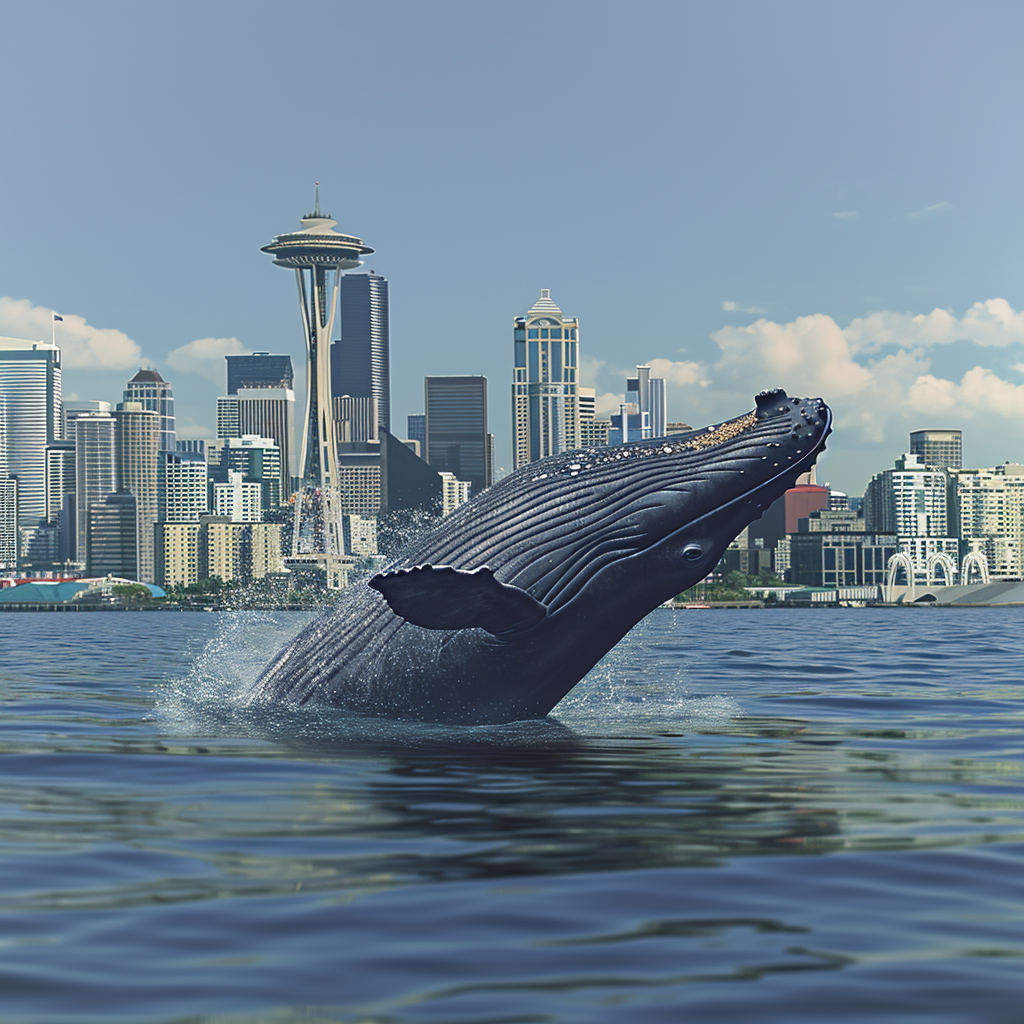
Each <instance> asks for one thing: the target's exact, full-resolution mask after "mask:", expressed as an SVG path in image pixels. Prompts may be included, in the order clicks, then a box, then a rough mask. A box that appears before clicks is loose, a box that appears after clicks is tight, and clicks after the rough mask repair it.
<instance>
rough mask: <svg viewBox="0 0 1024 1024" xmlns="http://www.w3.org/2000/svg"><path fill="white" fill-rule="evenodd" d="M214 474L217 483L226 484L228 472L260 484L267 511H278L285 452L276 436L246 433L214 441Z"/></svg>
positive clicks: (262, 499)
mask: <svg viewBox="0 0 1024 1024" xmlns="http://www.w3.org/2000/svg"><path fill="white" fill-rule="evenodd" d="M210 454H211V456H214V455H215V456H216V458H215V459H211V466H215V468H214V469H213V472H212V474H211V476H212V479H213V480H214V482H216V483H225V482H227V479H228V473H229V472H230V471H232V470H233V471H234V472H236V473H241V474H242V478H243V479H244V480H245V481H246V482H247V483H254V484H257V485H259V487H260V494H261V498H260V501H261V504H262V507H263V509H264V511H267V512H269V511H270V510H271V509H276V508H278V507H279V506H280V505H281V503H282V494H281V449H280V447H279V446H278V444H277V442H276V441H275V440H274V439H273V438H272V437H260V436H259V435H258V434H243V435H242V436H241V437H226V438H224V439H223V440H221V441H219V442H211V445H210Z"/></svg>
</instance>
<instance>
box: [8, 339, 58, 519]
mask: <svg viewBox="0 0 1024 1024" xmlns="http://www.w3.org/2000/svg"><path fill="white" fill-rule="evenodd" d="M0 402H2V403H3V405H4V407H5V409H6V418H7V472H8V474H9V475H10V476H14V477H17V478H18V520H19V523H20V526H21V527H25V526H30V525H36V524H40V523H43V522H45V519H46V446H47V445H48V444H49V443H50V442H51V441H57V440H60V438H61V419H60V407H61V358H60V349H59V348H58V347H57V346H56V345H53V344H51V343H49V342H42V341H22V340H20V339H18V338H0Z"/></svg>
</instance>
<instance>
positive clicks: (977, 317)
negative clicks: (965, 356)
mask: <svg viewBox="0 0 1024 1024" xmlns="http://www.w3.org/2000/svg"><path fill="white" fill-rule="evenodd" d="M845 334H846V336H847V338H848V339H849V340H850V343H851V345H852V346H853V350H854V351H855V352H858V353H864V352H877V351H878V350H879V349H881V348H882V347H883V346H884V345H895V346H898V347H900V348H910V347H917V346H924V347H926V346H929V345H948V344H950V343H951V342H954V341H973V342H974V343H975V344H976V345H981V346H985V347H988V346H995V347H1000V348H1001V347H1005V346H1007V345H1013V344H1020V343H1024V312H1020V313H1018V312H1017V311H1016V310H1014V309H1013V307H1012V306H1011V305H1010V304H1009V302H1007V301H1006V299H986V300H985V301H984V302H976V303H974V305H973V306H971V308H970V309H968V310H967V312H966V313H965V314H964V315H963V316H962V317H957V316H955V315H954V313H953V311H952V310H951V309H933V310H932V311H931V312H930V313H918V314H917V315H916V316H914V315H911V314H910V313H893V312H879V313H869V314H868V315H867V316H866V317H860V318H858V319H856V320H854V321H853V322H852V323H851V324H850V326H849V327H847V328H846V331H845Z"/></svg>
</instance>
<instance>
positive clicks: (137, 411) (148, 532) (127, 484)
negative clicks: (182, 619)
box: [114, 402, 165, 583]
mask: <svg viewBox="0 0 1024 1024" xmlns="http://www.w3.org/2000/svg"><path fill="white" fill-rule="evenodd" d="M114 418H115V420H116V421H117V433H116V441H115V444H116V451H117V482H118V490H120V491H128V492H130V493H131V494H133V495H134V496H135V512H136V525H137V528H138V532H139V536H138V541H137V544H136V551H137V553H138V574H139V575H138V579H140V580H142V582H143V583H152V582H153V581H154V580H155V579H156V562H155V560H154V554H153V528H154V527H155V525H156V521H157V513H158V509H159V500H158V499H159V493H160V489H159V465H158V463H159V454H160V447H159V445H160V440H161V435H162V434H164V433H165V432H164V431H163V430H162V429H161V427H162V424H161V417H160V415H159V414H158V413H157V412H155V411H153V410H151V409H144V408H143V407H142V403H141V402H120V403H118V406H117V412H116V413H115V414H114Z"/></svg>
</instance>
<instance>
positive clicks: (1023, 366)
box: [1010, 363, 1024, 373]
mask: <svg viewBox="0 0 1024 1024" xmlns="http://www.w3.org/2000/svg"><path fill="white" fill-rule="evenodd" d="M1010 369H1011V370H1016V371H1017V373H1024V363H1013V364H1012V365H1011V366H1010Z"/></svg>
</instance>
